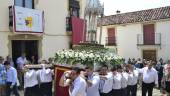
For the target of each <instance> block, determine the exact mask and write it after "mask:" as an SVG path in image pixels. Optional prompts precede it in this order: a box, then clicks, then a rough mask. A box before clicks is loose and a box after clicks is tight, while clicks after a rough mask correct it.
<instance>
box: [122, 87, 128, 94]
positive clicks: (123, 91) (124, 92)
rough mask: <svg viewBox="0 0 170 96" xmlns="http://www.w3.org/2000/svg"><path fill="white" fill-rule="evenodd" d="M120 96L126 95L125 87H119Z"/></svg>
mask: <svg viewBox="0 0 170 96" xmlns="http://www.w3.org/2000/svg"><path fill="white" fill-rule="evenodd" d="M121 96H127V88H122V89H121Z"/></svg>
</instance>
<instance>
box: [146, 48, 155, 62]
mask: <svg viewBox="0 0 170 96" xmlns="http://www.w3.org/2000/svg"><path fill="white" fill-rule="evenodd" d="M143 59H146V60H154V61H155V60H156V50H143Z"/></svg>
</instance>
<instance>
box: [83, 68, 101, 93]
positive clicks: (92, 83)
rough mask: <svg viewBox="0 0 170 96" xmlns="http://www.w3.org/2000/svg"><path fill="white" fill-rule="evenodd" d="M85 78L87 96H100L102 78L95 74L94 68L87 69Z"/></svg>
mask: <svg viewBox="0 0 170 96" xmlns="http://www.w3.org/2000/svg"><path fill="white" fill-rule="evenodd" d="M85 77H86V82H87V85H88V87H87V96H100V94H99V90H98V89H99V82H100V78H99V75H98V74H97V73H94V72H93V68H92V67H86V68H85Z"/></svg>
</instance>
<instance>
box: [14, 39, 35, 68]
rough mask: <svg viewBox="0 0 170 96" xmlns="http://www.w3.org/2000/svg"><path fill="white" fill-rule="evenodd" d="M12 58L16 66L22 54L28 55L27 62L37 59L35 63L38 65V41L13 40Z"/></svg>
mask: <svg viewBox="0 0 170 96" xmlns="http://www.w3.org/2000/svg"><path fill="white" fill-rule="evenodd" d="M11 43H12V58H13V61H14V64H15V66H16V60H17V58H18V57H20V56H21V54H22V53H25V54H26V58H27V60H29V61H31V57H32V56H34V57H35V63H36V64H38V40H12V42H11Z"/></svg>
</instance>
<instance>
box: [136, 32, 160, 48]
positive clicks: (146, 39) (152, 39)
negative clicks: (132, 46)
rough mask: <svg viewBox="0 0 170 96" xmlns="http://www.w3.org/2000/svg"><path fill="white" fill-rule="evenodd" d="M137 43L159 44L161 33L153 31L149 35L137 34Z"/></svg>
mask: <svg viewBox="0 0 170 96" xmlns="http://www.w3.org/2000/svg"><path fill="white" fill-rule="evenodd" d="M137 45H161V33H155V34H153V35H151V36H144V34H137Z"/></svg>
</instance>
